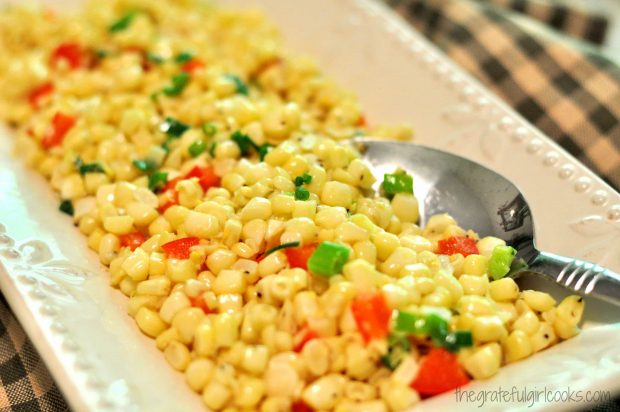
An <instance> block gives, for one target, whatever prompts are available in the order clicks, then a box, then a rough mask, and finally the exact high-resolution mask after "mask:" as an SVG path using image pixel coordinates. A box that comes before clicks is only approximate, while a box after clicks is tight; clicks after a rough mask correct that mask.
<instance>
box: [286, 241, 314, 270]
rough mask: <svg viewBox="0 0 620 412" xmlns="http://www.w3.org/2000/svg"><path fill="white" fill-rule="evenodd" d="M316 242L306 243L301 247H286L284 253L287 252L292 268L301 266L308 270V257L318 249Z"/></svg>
mask: <svg viewBox="0 0 620 412" xmlns="http://www.w3.org/2000/svg"><path fill="white" fill-rule="evenodd" d="M316 248H317V245H316V244H310V245H305V246H301V247H291V248H287V249H284V253H285V254H286V258H287V259H288V264H289V265H290V266H291V267H292V268H301V269H304V270H308V259H310V256H312V254H313V253H314V251H315V250H316Z"/></svg>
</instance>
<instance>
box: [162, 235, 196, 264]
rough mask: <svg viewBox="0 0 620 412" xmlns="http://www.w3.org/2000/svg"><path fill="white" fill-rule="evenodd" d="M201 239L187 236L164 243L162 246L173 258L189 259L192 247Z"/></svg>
mask: <svg viewBox="0 0 620 412" xmlns="http://www.w3.org/2000/svg"><path fill="white" fill-rule="evenodd" d="M199 242H200V240H198V238H197V237H185V238H183V239H177V240H173V241H172V242H168V243H164V244H163V245H161V248H162V249H163V250H164V252H166V253H167V254H168V257H169V258H172V259H189V253H190V248H191V247H193V246H197V245H198V243H199Z"/></svg>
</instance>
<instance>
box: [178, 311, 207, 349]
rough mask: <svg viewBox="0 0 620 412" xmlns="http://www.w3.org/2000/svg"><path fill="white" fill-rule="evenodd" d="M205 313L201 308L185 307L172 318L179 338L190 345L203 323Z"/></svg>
mask: <svg viewBox="0 0 620 412" xmlns="http://www.w3.org/2000/svg"><path fill="white" fill-rule="evenodd" d="M204 317H205V313H204V312H203V310H202V309H201V308H193V307H190V308H183V309H181V310H179V311H178V312H177V313H176V314H175V315H174V317H173V318H172V326H173V327H174V328H175V329H176V330H177V331H178V332H179V340H180V341H181V342H183V343H184V344H186V345H188V344H190V343H191V342H192V341H193V340H194V333H195V332H196V328H197V327H198V325H200V324H201V323H202V320H203V319H204Z"/></svg>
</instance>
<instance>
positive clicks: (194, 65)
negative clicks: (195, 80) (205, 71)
mask: <svg viewBox="0 0 620 412" xmlns="http://www.w3.org/2000/svg"><path fill="white" fill-rule="evenodd" d="M204 67H205V64H204V63H203V62H202V60H200V59H196V58H193V59H191V60H190V61H188V62H187V63H185V64H184V65H183V66H181V70H182V71H184V72H185V73H193V72H195V71H196V70H198V69H202V68H204Z"/></svg>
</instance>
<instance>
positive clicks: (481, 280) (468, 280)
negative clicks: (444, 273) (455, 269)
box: [459, 275, 489, 296]
mask: <svg viewBox="0 0 620 412" xmlns="http://www.w3.org/2000/svg"><path fill="white" fill-rule="evenodd" d="M459 283H460V284H461V286H462V287H463V293H464V294H465V295H478V296H484V295H486V294H487V291H488V290H489V278H488V277H487V276H474V275H461V276H460V277H459Z"/></svg>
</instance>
